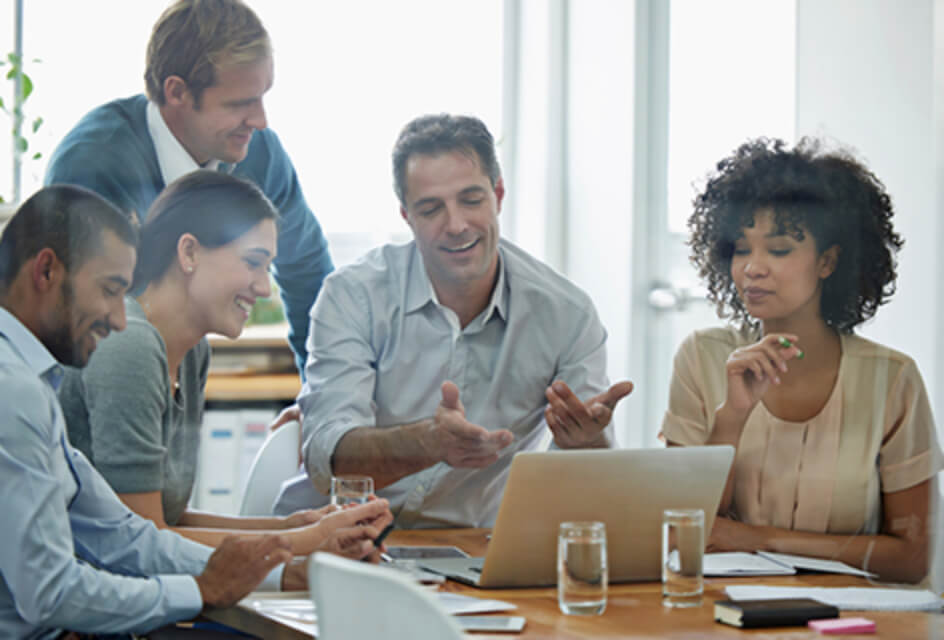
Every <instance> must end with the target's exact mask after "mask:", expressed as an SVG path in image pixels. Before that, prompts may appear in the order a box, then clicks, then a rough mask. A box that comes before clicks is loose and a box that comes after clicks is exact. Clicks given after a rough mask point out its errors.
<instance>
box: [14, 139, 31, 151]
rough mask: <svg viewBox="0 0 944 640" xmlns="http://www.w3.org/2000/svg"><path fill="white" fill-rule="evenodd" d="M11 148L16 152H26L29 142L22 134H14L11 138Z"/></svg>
mask: <svg viewBox="0 0 944 640" xmlns="http://www.w3.org/2000/svg"><path fill="white" fill-rule="evenodd" d="M13 148H14V149H15V150H16V152H17V153H26V150H27V149H29V142H28V141H27V140H26V138H24V137H23V136H16V138H14V140H13Z"/></svg>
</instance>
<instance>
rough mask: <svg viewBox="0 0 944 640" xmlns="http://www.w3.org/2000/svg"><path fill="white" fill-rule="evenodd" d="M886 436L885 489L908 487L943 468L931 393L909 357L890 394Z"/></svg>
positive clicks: (881, 467)
mask: <svg viewBox="0 0 944 640" xmlns="http://www.w3.org/2000/svg"><path fill="white" fill-rule="evenodd" d="M885 425H886V429H885V437H884V439H883V441H882V447H881V450H880V452H879V474H880V475H881V479H882V491H883V492H886V493H887V492H893V491H901V490H903V489H908V488H909V487H913V486H915V485H916V484H919V483H921V482H924V481H925V480H927V479H928V478H931V477H933V476H934V475H935V474H936V473H938V472H939V471H940V470H941V467H942V456H941V449H940V445H939V444H938V442H937V430H936V428H935V426H934V418H933V416H932V415H931V405H930V403H929V402H928V394H927V391H926V390H925V387H924V382H923V380H922V379H921V374H920V373H919V372H918V368H917V366H915V364H914V361H912V360H911V359H908V360H907V361H906V362H905V363H904V365H903V366H902V367H901V370H900V371H899V372H898V375H897V377H896V379H895V380H894V382H893V384H892V386H891V389H890V392H889V394H888V403H887V405H886V415H885Z"/></svg>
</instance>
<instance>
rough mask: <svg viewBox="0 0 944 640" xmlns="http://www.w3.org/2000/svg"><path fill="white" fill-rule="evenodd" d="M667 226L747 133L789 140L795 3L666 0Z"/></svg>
mask: <svg viewBox="0 0 944 640" xmlns="http://www.w3.org/2000/svg"><path fill="white" fill-rule="evenodd" d="M669 29H670V32H669V154H668V157H669V161H668V162H669V164H668V176H667V182H668V185H667V186H668V193H667V197H668V226H669V230H670V231H673V232H678V233H682V232H685V221H686V220H687V219H688V216H689V214H690V212H691V202H692V197H693V196H694V194H695V189H694V188H693V186H692V185H693V183H695V184H697V183H698V182H699V181H700V180H702V179H703V178H704V176H705V175H706V174H707V173H708V171H709V170H710V169H712V167H713V164H714V163H715V162H717V160H718V159H719V158H722V157H724V156H726V155H728V154H729V153H730V152H731V151H732V150H733V149H734V148H735V147H736V146H737V145H738V144H740V143H741V142H743V141H745V140H746V139H747V138H753V137H757V136H761V135H763V136H768V137H779V138H784V139H785V140H788V141H790V140H792V139H793V136H794V130H795V123H794V120H795V118H794V113H795V108H794V101H795V99H794V95H795V88H794V85H795V78H796V72H795V69H796V4H795V2H792V1H789V0H711V2H704V0H672V3H671V9H670V27H669Z"/></svg>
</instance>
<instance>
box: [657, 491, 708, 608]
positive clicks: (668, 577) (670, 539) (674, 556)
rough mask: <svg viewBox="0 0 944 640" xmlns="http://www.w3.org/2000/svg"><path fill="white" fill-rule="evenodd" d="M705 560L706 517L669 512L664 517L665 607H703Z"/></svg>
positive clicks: (700, 513) (692, 512)
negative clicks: (703, 566) (703, 570)
mask: <svg viewBox="0 0 944 640" xmlns="http://www.w3.org/2000/svg"><path fill="white" fill-rule="evenodd" d="M704 557H705V513H704V512H703V511H702V510H701V509H666V510H665V511H664V512H663V513H662V604H664V605H665V606H667V607H698V606H701V598H702V592H703V591H704V588H705V586H704V577H703V575H702V564H703V561H704Z"/></svg>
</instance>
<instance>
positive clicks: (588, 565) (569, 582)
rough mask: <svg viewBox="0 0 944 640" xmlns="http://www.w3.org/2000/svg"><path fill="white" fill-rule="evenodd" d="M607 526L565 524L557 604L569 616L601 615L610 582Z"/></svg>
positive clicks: (559, 550)
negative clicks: (607, 559)
mask: <svg viewBox="0 0 944 640" xmlns="http://www.w3.org/2000/svg"><path fill="white" fill-rule="evenodd" d="M608 577H609V574H608V571H607V561H606V526H605V525H604V524H603V523H602V522H562V523H561V524H560V529H559V531H558V535H557V603H558V605H559V606H560V610H561V611H562V612H563V613H566V614H570V615H600V614H601V613H603V611H604V610H605V609H606V589H607V581H608Z"/></svg>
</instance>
